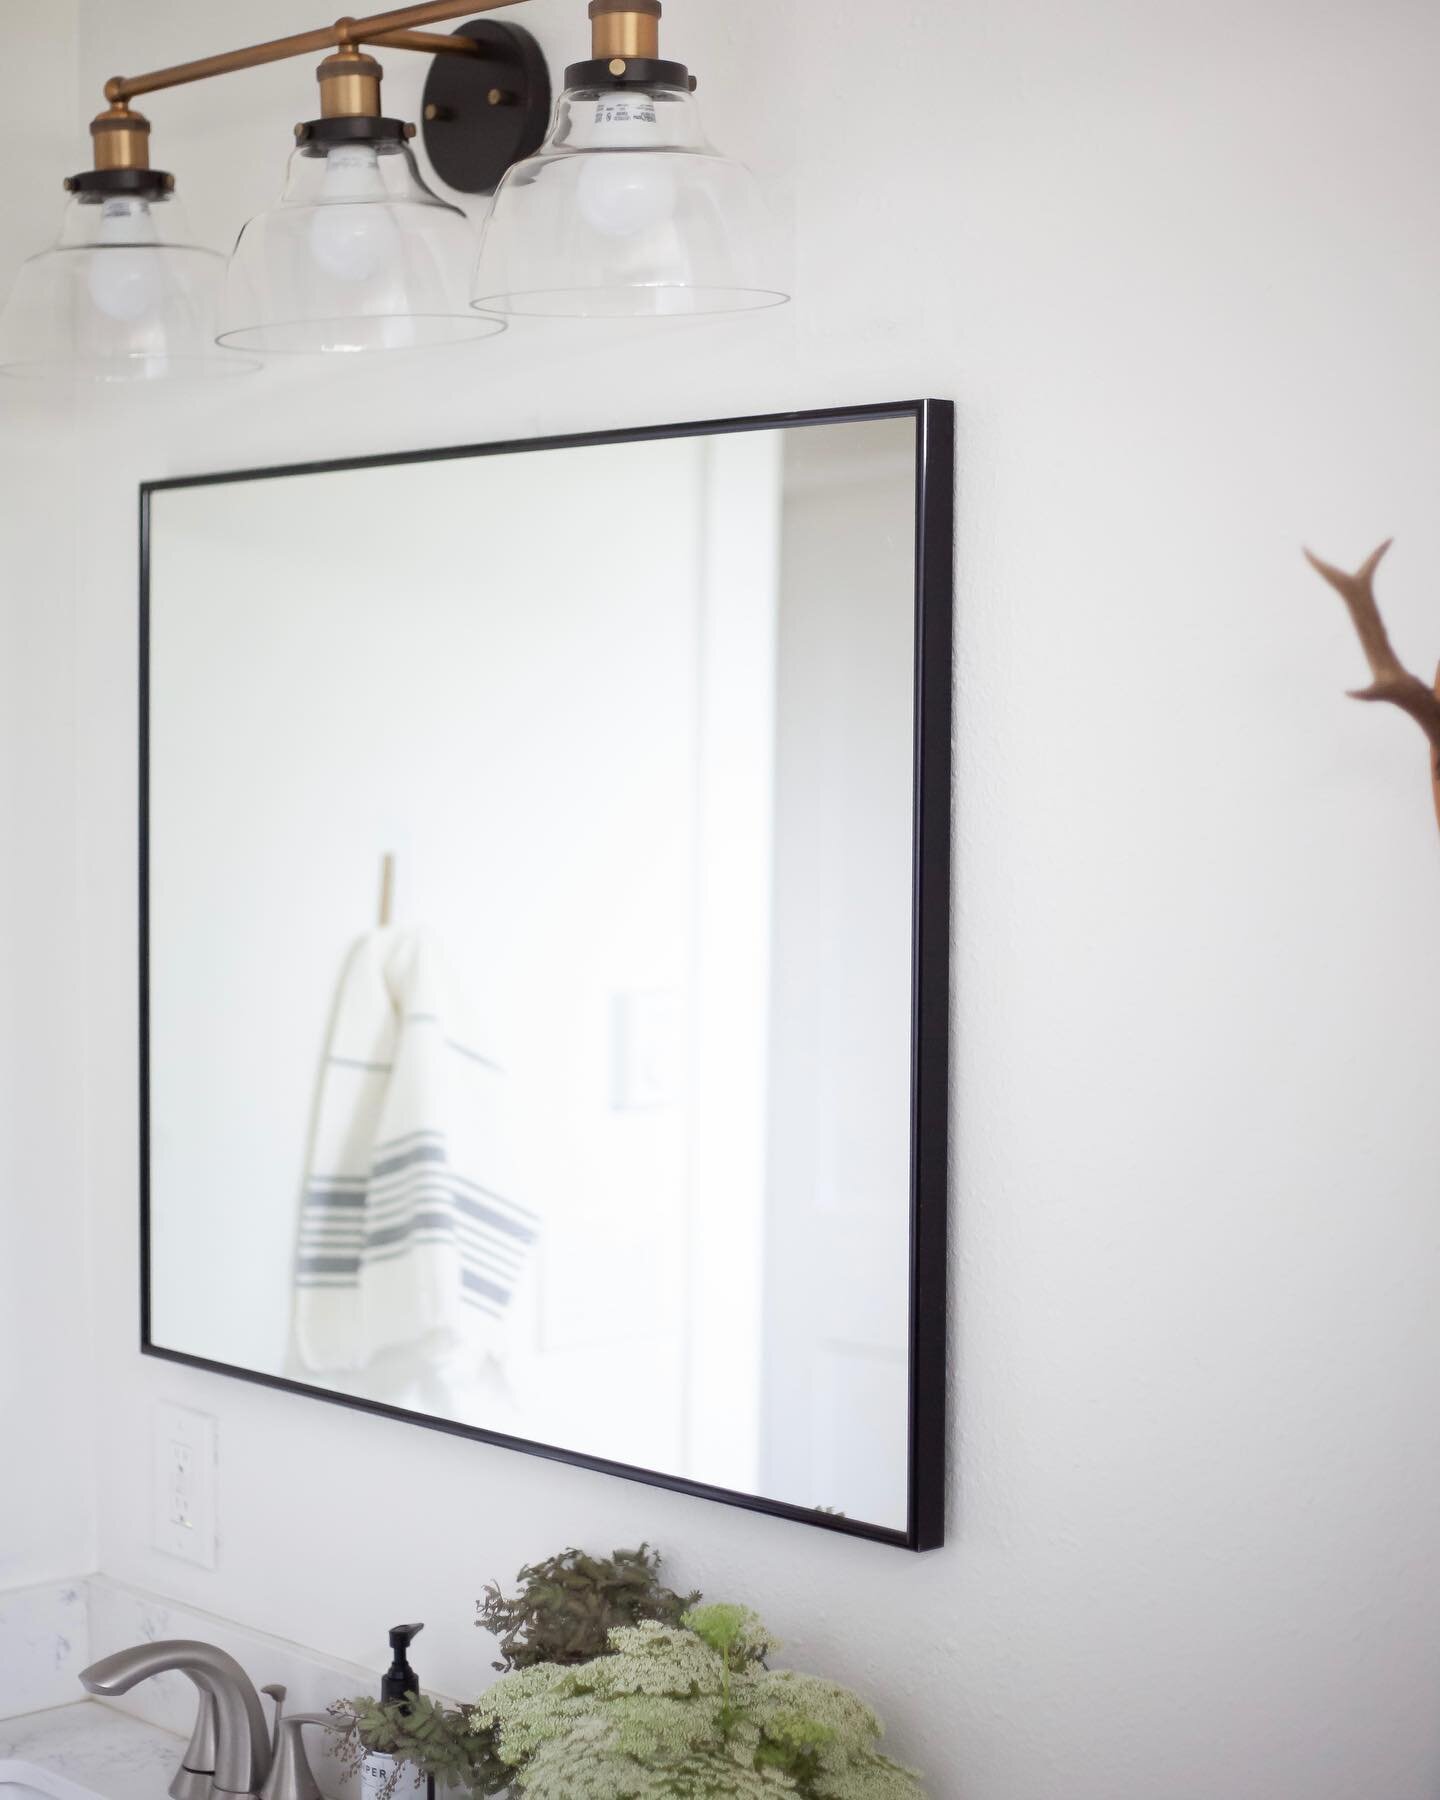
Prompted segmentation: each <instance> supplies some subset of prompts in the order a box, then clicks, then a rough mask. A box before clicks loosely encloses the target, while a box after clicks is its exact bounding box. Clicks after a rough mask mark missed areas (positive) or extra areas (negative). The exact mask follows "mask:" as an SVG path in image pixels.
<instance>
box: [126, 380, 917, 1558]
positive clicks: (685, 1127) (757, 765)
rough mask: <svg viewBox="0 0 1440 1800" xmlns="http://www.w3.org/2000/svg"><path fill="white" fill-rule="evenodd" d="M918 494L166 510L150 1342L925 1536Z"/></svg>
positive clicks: (469, 480) (765, 489) (707, 474)
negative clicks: (920, 1469)
mask: <svg viewBox="0 0 1440 1800" xmlns="http://www.w3.org/2000/svg"><path fill="white" fill-rule="evenodd" d="M916 453H917V443H916V421H915V417H914V415H913V414H905V415H898V416H894V417H872V418H864V419H857V420H853V421H848V422H843V423H824V422H820V423H812V424H806V425H803V426H796V427H786V428H780V429H759V430H745V431H734V432H724V433H720V434H716V435H696V436H688V437H667V438H658V439H641V440H636V441H626V442H606V443H601V444H590V445H585V446H560V447H554V448H545V449H537V450H527V451H517V452H514V453H498V454H484V455H469V454H467V455H459V456H455V457H451V458H440V459H432V460H416V461H405V462H397V463H388V464H384V465H381V466H369V467H355V466H350V467H346V468H342V469H335V470H330V471H316V472H311V471H307V472H303V473H297V474H289V475H278V474H277V475H267V476H264V477H262V478H249V479H234V480H212V481H206V482H201V483H196V484H181V485H167V486H162V487H160V488H158V489H156V490H154V491H152V493H151V496H150V506H151V528H150V567H149V592H148V614H149V621H148V629H149V659H150V663H149V666H150V687H149V846H148V908H149V913H148V917H149V971H148V977H149V1059H148V1060H149V1067H148V1083H149V1109H150V1168H149V1202H148V1204H149V1237H150V1269H151V1286H150V1307H151V1324H150V1331H151V1338H152V1341H153V1344H154V1345H155V1346H156V1347H158V1348H160V1349H161V1350H165V1351H171V1352H178V1353H182V1354H184V1355H188V1356H195V1357H200V1358H204V1359H207V1360H209V1361H211V1362H214V1363H219V1364H223V1365H226V1366H227V1367H229V1368H231V1369H233V1370H235V1371H236V1372H242V1373H247V1372H248V1373H255V1374H260V1375H263V1376H266V1377H278V1378H283V1379H286V1380H289V1381H293V1382H297V1383H300V1384H302V1385H304V1386H305V1387H307V1388H313V1389H320V1390H325V1391H326V1392H327V1393H331V1394H334V1395H337V1396H342V1397H361V1398H363V1399H365V1400H367V1401H375V1402H381V1403H383V1404H386V1405H389V1406H393V1407H397V1408H401V1409H404V1410H405V1411H407V1412H411V1413H418V1414H423V1415H426V1416H428V1417H433V1418H436V1419H441V1420H447V1421H455V1422H459V1423H461V1424H464V1425H466V1426H470V1427H474V1428H476V1429H478V1430H481V1431H484V1432H487V1433H493V1434H498V1435H503V1436H505V1437H508V1438H514V1439H520V1440H525V1441H526V1442H527V1443H528V1444H532V1445H534V1444H538V1445H547V1446H554V1447H557V1448H559V1449H562V1450H564V1451H566V1452H570V1453H573V1454H574V1455H576V1456H578V1457H583V1458H594V1459H603V1460H604V1461H606V1462H610V1463H618V1464H623V1465H628V1466H630V1467H632V1468H634V1469H637V1470H644V1471H651V1472H655V1473H658V1474H660V1475H662V1476H666V1477H674V1478H677V1479H681V1480H683V1481H685V1482H687V1483H696V1484H704V1485H707V1486H711V1487H716V1488H722V1489H726V1490H732V1491H734V1492H737V1493H740V1494H745V1495H754V1496H760V1497H763V1498H764V1499H766V1500H770V1501H778V1502H783V1503H786V1504H788V1505H791V1506H796V1507H802V1508H807V1509H825V1510H827V1511H830V1512H834V1513H842V1514H844V1515H845V1516H846V1517H847V1518H848V1519H852V1520H859V1521H864V1522H866V1523H868V1524H872V1525H876V1526H881V1527H886V1528H890V1529H893V1530H895V1531H903V1530H904V1529H905V1526H906V1518H907V1497H908V1482H909V1457H908V1429H909V1380H910V1356H909V1345H910V1332H911V1317H910V1307H911V1295H910V1273H909V1257H910V1220H911V1213H910V1207H911V1201H910V1186H911V1175H910V1171H911V1142H910V1081H911V1018H912V923H911V920H912V885H913V867H912V865H913V814H914V739H915V718H914V710H915V702H914V690H915V663H916V655H915V554H916V546H915V511H916Z"/></svg>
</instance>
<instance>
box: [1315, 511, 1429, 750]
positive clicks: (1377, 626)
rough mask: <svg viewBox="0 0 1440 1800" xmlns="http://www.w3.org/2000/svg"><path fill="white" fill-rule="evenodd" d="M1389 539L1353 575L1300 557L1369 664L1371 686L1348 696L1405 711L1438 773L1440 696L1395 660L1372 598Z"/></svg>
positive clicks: (1318, 560) (1378, 609) (1319, 561)
mask: <svg viewBox="0 0 1440 1800" xmlns="http://www.w3.org/2000/svg"><path fill="white" fill-rule="evenodd" d="M1391 541H1392V540H1390V539H1387V540H1386V541H1385V543H1383V544H1382V545H1381V546H1380V548H1379V549H1378V550H1376V551H1375V552H1374V554H1373V555H1371V556H1369V557H1367V558H1366V559H1365V561H1364V562H1363V563H1362V564H1361V565H1360V567H1359V568H1358V569H1357V570H1356V571H1355V573H1354V574H1353V575H1349V574H1347V573H1346V572H1345V570H1344V569H1337V568H1335V567H1334V566H1333V565H1332V564H1330V563H1327V562H1322V561H1321V560H1320V558H1319V557H1318V556H1316V555H1314V554H1313V553H1312V552H1311V551H1309V550H1307V551H1306V552H1305V559H1306V561H1307V562H1308V563H1309V564H1310V566H1311V568H1312V569H1314V570H1315V572H1316V574H1317V575H1321V576H1323V577H1324V579H1325V580H1326V581H1328V582H1329V583H1330V585H1331V587H1333V588H1334V589H1335V592H1336V593H1337V594H1339V596H1340V598H1341V599H1342V600H1343V601H1344V602H1345V606H1346V609H1347V610H1348V612H1349V614H1350V618H1351V621H1352V623H1353V624H1354V626H1355V631H1356V634H1357V635H1358V636H1359V639H1360V647H1361V649H1362V650H1364V652H1365V659H1366V661H1367V662H1368V663H1369V664H1370V673H1371V676H1372V677H1373V679H1372V681H1371V683H1370V686H1369V687H1367V688H1356V689H1353V690H1352V692H1351V698H1352V699H1354V700H1385V701H1388V702H1389V703H1390V705H1392V706H1398V707H1399V708H1400V710H1401V712H1405V713H1409V715H1410V717H1411V718H1412V719H1413V720H1414V721H1415V723H1416V724H1417V725H1418V726H1419V727H1420V729H1421V730H1422V731H1423V732H1424V733H1425V735H1426V737H1428V738H1429V740H1430V744H1431V747H1432V749H1433V750H1434V752H1435V758H1436V765H1435V766H1436V771H1437V775H1440V695H1437V694H1436V693H1435V692H1434V690H1433V689H1431V688H1428V687H1427V686H1426V685H1425V683H1424V682H1423V681H1421V679H1420V678H1419V676H1418V675H1412V674H1411V673H1410V671H1409V670H1408V669H1407V668H1406V667H1405V665H1404V664H1403V663H1402V662H1401V661H1400V658H1399V657H1398V656H1396V654H1395V650H1394V646H1393V645H1392V644H1391V642H1390V634H1389V632H1388V631H1386V629H1385V621H1384V620H1383V619H1382V618H1381V617H1380V608H1379V605H1378V604H1377V602H1376V599H1375V571H1376V570H1377V569H1378V568H1379V567H1380V564H1381V563H1382V562H1383V561H1384V558H1385V553H1386V551H1387V550H1388V549H1389V548H1390V543H1391Z"/></svg>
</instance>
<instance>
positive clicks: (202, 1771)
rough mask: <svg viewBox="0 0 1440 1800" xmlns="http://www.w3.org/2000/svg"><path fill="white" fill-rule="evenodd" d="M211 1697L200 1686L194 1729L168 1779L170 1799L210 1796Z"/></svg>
mask: <svg viewBox="0 0 1440 1800" xmlns="http://www.w3.org/2000/svg"><path fill="white" fill-rule="evenodd" d="M216 1737H217V1733H216V1728H215V1699H214V1696H213V1695H211V1694H207V1693H206V1692H205V1691H204V1689H203V1688H202V1689H201V1690H200V1705H199V1709H198V1710H197V1712H196V1714H195V1729H194V1730H193V1731H192V1732H191V1733H190V1742H189V1743H188V1744H187V1745H186V1746H185V1754H184V1755H183V1756H182V1757H181V1758H180V1767H179V1768H178V1769H177V1770H176V1771H175V1774H174V1778H173V1779H172V1780H171V1783H170V1788H169V1793H170V1800H210V1795H211V1792H212V1790H213V1788H214V1785H215V1743H216Z"/></svg>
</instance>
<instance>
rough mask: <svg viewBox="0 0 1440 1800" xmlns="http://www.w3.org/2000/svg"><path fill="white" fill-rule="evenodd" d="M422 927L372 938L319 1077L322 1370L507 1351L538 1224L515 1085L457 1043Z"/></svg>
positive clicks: (308, 1329)
mask: <svg viewBox="0 0 1440 1800" xmlns="http://www.w3.org/2000/svg"><path fill="white" fill-rule="evenodd" d="M455 1018H456V996H455V992H454V988H453V985H452V983H451V981H450V978H449V976H448V973H447V972H446V969H445V966H444V962H443V959H442V957H441V955H440V951H439V947H438V945H437V944H436V942H435V940H434V938H433V937H432V936H431V934H430V933H429V932H427V931H425V930H423V929H408V928H407V929H403V930H402V929H385V930H381V931H375V932H371V933H370V934H369V935H368V936H367V937H364V938H362V939H361V940H360V942H359V943H358V944H356V946H355V948H354V950H353V951H352V952H351V954H350V958H349V961H348V962H347V964H346V967H345V972H344V975H343V977H342V978H341V983H340V992H339V996H338V999H337V1003H336V1008H335V1018H334V1023H333V1026H332V1028H331V1034H330V1045H329V1054H328V1056H327V1058H326V1062H325V1067H324V1070H323V1072H322V1074H321V1081H320V1092H319V1095H318V1100H317V1106H316V1113H315V1126H314V1134H313V1141H312V1148H311V1155H310V1169H309V1175H308V1178H307V1180H306V1184H305V1198H304V1206H303V1211H302V1214H301V1220H300V1241H299V1252H298V1257H297V1264H296V1275H295V1289H296V1291H295V1349H296V1354H297V1356H298V1359H299V1361H300V1363H301V1364H302V1365H303V1366H304V1367H305V1368H308V1369H311V1370H315V1371H317V1372H318V1371H339V1370H355V1369H363V1368H365V1367H366V1366H367V1365H368V1364H369V1363H370V1362H371V1361H372V1360H373V1359H374V1358H376V1357H379V1356H381V1355H382V1354H384V1353H385V1352H387V1351H392V1350H407V1351H416V1352H419V1353H421V1354H422V1355H423V1356H425V1357H431V1356H433V1357H435V1358H437V1359H438V1358H440V1357H443V1356H448V1355H452V1354H453V1353H454V1352H456V1351H457V1350H459V1351H475V1352H477V1353H478V1354H479V1355H481V1356H495V1357H501V1356H503V1354H504V1350H505V1324H506V1318H507V1315H508V1312H509V1309H510V1305H511V1302H512V1300H513V1298H514V1295H515V1289H516V1285H517V1283H518V1281H519V1278H520V1276H521V1273H522V1270H523V1268H524V1266H525V1263H526V1259H527V1256H528V1253H529V1249H530V1246H531V1245H532V1244H533V1243H534V1242H535V1237H536V1227H537V1221H536V1219H535V1216H534V1215H533V1214H532V1213H529V1212H527V1211H526V1210H525V1208H524V1207H522V1206H519V1205H517V1204H516V1202H515V1200H514V1199H513V1198H512V1197H511V1189H510V1181H509V1175H508V1171H507V1170H506V1167H505V1162H506V1158H505V1154H504V1146H505V1144H506V1141H507V1137H508V1124H507V1117H506V1108H505V1082H504V1077H503V1075H502V1074H501V1072H500V1071H499V1069H498V1068H497V1067H496V1066H495V1064H494V1063H493V1062H491V1061H489V1060H488V1059H487V1058H486V1057H484V1056H482V1055H480V1054H479V1052H478V1051H477V1050H476V1049H475V1048H474V1047H473V1045H472V1044H470V1043H467V1042H464V1041H462V1040H461V1039H460V1038H459V1037H458V1036H456V1035H453V1028H454V1021H455Z"/></svg>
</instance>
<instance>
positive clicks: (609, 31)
mask: <svg viewBox="0 0 1440 1800" xmlns="http://www.w3.org/2000/svg"><path fill="white" fill-rule="evenodd" d="M590 45H591V47H590V54H591V56H592V57H593V58H594V59H595V60H596V61H597V62H612V61H615V60H617V59H619V60H623V61H626V62H630V61H633V60H635V59H637V58H638V59H641V60H648V61H652V62H653V61H655V60H656V59H657V58H658V57H659V55H660V0H590Z"/></svg>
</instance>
